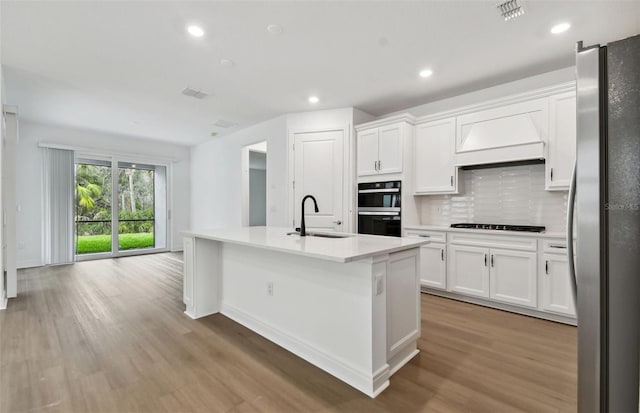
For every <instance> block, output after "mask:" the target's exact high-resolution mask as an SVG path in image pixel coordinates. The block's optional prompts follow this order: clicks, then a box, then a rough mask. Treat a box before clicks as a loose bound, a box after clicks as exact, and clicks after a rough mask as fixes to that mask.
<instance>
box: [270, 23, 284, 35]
mask: <svg viewBox="0 0 640 413" xmlns="http://www.w3.org/2000/svg"><path fill="white" fill-rule="evenodd" d="M267 31H268V32H269V33H271V34H281V33H282V31H283V29H282V26H280V25H279V24H270V25H268V26H267Z"/></svg>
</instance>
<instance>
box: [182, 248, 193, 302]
mask: <svg viewBox="0 0 640 413" xmlns="http://www.w3.org/2000/svg"><path fill="white" fill-rule="evenodd" d="M183 248H184V249H183V260H184V266H183V274H182V276H183V279H182V302H184V303H185V304H186V305H187V310H188V309H189V308H190V307H191V306H192V305H193V263H194V256H193V238H189V237H185V238H184V240H183Z"/></svg>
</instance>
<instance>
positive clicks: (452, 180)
mask: <svg viewBox="0 0 640 413" xmlns="http://www.w3.org/2000/svg"><path fill="white" fill-rule="evenodd" d="M450 181H451V186H453V175H451V180H450Z"/></svg>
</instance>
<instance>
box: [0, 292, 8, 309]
mask: <svg viewBox="0 0 640 413" xmlns="http://www.w3.org/2000/svg"><path fill="white" fill-rule="evenodd" d="M7 301H8V300H7V297H6V296H4V294H3V296H2V297H0V310H6V309H7Z"/></svg>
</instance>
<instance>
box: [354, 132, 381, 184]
mask: <svg viewBox="0 0 640 413" xmlns="http://www.w3.org/2000/svg"><path fill="white" fill-rule="evenodd" d="M378 136H379V133H378V128H374V129H369V130H364V131H361V132H358V176H366V175H376V174H377V173H378Z"/></svg>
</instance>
